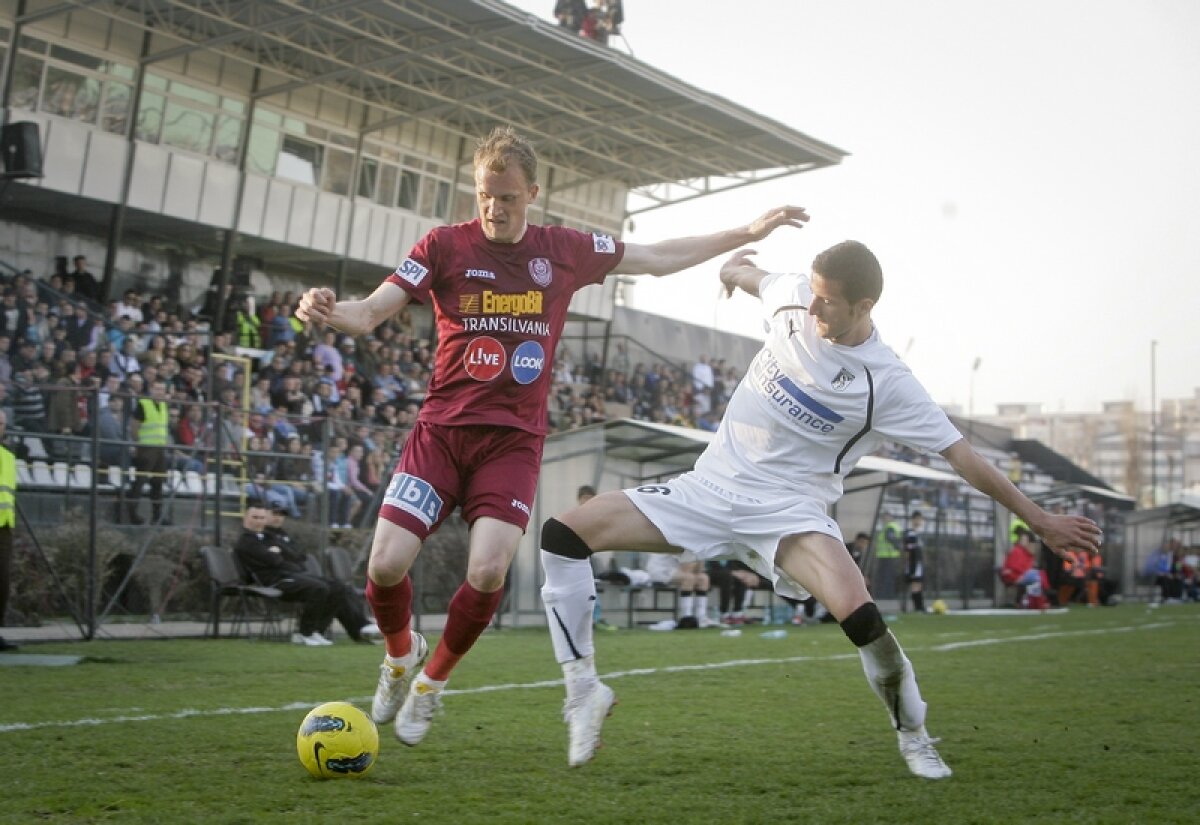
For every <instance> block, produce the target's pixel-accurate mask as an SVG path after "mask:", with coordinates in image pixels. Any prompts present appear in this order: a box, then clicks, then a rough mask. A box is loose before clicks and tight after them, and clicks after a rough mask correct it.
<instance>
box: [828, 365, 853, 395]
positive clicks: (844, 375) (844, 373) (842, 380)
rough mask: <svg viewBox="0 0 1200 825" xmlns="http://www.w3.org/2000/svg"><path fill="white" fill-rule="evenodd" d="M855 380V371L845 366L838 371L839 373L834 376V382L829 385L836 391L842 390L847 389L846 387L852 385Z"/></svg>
mask: <svg viewBox="0 0 1200 825" xmlns="http://www.w3.org/2000/svg"><path fill="white" fill-rule="evenodd" d="M853 382H854V373H852V372H850V370H848V369H846V368H845V367H843V368H842V369H841V370H839V371H838V374H837V375H835V376H833V383H832V384H830V385H829V386H830V388H831V389H832V390H833V391H834V392H842V391H843V390H845V389H846V387H848V386H850V384H851V383H853Z"/></svg>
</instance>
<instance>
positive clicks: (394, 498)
mask: <svg viewBox="0 0 1200 825" xmlns="http://www.w3.org/2000/svg"><path fill="white" fill-rule="evenodd" d="M383 503H384V504H390V505H391V506H392V507H395V508H396V509H397V510H403V511H404V512H406V513H408V514H409V515H411V516H414V517H415V518H417V519H419V520H420V521H421V523H422V524H424V525H425V526H426V527H432V526H433V525H434V524H435V523H436V522H437V520H438V518H439V517H440V516H441V515H442V497H441V496H439V495H438V494H437V490H434V489H433V486H432V485H431V484H430V483H429V482H428V481H426V480H425V479H423V478H417V477H416V476H410V475H409V474H408V473H396V474H395V475H394V476H392V483H391V484H389V485H388V488H387V492H386V493H385V494H384V496H383Z"/></svg>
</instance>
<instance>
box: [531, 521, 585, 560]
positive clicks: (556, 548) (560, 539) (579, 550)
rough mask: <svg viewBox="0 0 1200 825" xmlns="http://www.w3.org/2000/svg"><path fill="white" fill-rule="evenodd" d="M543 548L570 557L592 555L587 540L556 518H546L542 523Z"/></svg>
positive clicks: (583, 557)
mask: <svg viewBox="0 0 1200 825" xmlns="http://www.w3.org/2000/svg"><path fill="white" fill-rule="evenodd" d="M542 549H543V550H545V551H546V552H547V553H553V554H554V555H556V556H565V557H566V558H569V559H586V558H588V557H589V556H591V555H592V548H590V547H588V546H587V542H585V541H584V540H583V539H581V538H579V535H578V534H577V533H576V532H575V531H574V530H572V529H571V528H570V527H568V526H567V525H565V524H563V523H562V522H561V521H559V520H558V519H556V518H550V519H546V523H545V524H543V525H542Z"/></svg>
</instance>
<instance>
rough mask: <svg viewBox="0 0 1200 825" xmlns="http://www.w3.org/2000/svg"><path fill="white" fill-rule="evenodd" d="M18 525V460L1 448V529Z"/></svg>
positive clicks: (6, 449) (5, 448) (4, 448)
mask: <svg viewBox="0 0 1200 825" xmlns="http://www.w3.org/2000/svg"><path fill="white" fill-rule="evenodd" d="M16 523H17V459H16V457H15V456H13V454H12V453H10V452H9V451H8V448H7V447H0V527H14V526H15V525H16Z"/></svg>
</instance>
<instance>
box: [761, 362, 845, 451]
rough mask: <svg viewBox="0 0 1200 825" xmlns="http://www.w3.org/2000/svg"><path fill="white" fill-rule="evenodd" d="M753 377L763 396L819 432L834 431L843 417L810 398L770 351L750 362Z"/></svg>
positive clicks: (795, 419) (803, 424) (798, 421)
mask: <svg viewBox="0 0 1200 825" xmlns="http://www.w3.org/2000/svg"><path fill="white" fill-rule="evenodd" d="M750 376H751V378H752V379H753V380H754V383H755V386H756V387H757V388H758V390H759V392H761V393H762V395H763V397H765V398H766V399H767V400H768V401H770V402H771V403H772V404H774V405H775V407H776V409H779V410H782V411H783V412H784V413H786V414H787V415H788V416H790V417H791V418H792V420H793V421H795V422H796V423H797V424H799V425H801V426H803V427H808V428H811V429H813V430H816V431H817V432H819V433H831V432H833V431H834V430H835V429H837V425H838V424H840V423H841V422H842V421H843V420H844V419H843V418H842V416H840V415H838V414H837V413H835V412H834V411H833V410H831V409H829V408H827V407H825V405H823V404H821V403H819V402H818V401H816V400H815V399H813V398H811V397H809V395H808V394H807V393H806V392H804V390H802V389H800V387H799V386H798V385H797V384H796V383H795V382H794V381H792V379H790V378H788V377H787V374H786V373H784V371H783V370H782V369H780V368H779V363H778V362H777V361H776V360H775V357H774V356H773V355H771V353H770V352H769V351H768V350H765V349H764V350H763V351H762V352H760V353H759V355H758V357H757V358H755V359H754V363H753V364H751V365H750Z"/></svg>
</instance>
